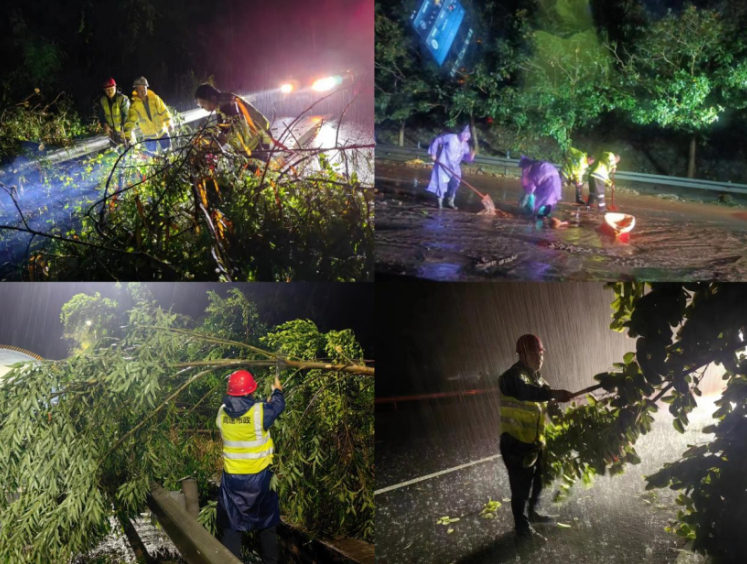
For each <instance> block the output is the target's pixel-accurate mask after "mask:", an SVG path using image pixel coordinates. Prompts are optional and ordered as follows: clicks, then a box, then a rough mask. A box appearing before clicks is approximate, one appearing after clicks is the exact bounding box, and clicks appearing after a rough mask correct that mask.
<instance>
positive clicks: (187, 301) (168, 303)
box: [0, 282, 374, 359]
mask: <svg viewBox="0 0 747 564" xmlns="http://www.w3.org/2000/svg"><path fill="white" fill-rule="evenodd" d="M144 285H145V286H147V287H148V288H149V289H150V291H151V292H152V294H153V296H154V297H155V299H156V300H157V301H158V303H159V304H160V305H161V306H162V307H164V308H170V307H171V308H172V309H173V311H176V312H178V313H182V314H185V315H189V316H191V317H200V316H201V314H202V313H203V312H204V310H205V307H206V306H207V304H208V299H207V291H208V290H214V291H216V292H218V293H219V294H220V295H222V296H225V295H227V293H228V291H229V290H230V289H231V288H233V287H237V286H238V287H240V288H241V290H242V291H243V292H244V294H245V295H246V296H247V297H249V299H250V300H252V301H253V302H255V303H256V304H257V306H258V308H259V312H260V315H261V317H262V320H263V321H264V322H265V323H267V324H268V325H270V326H273V325H277V324H280V323H283V322H285V321H289V320H291V319H299V318H302V319H311V320H312V321H314V322H315V323H316V324H317V326H318V327H319V328H320V330H322V331H329V330H332V329H352V330H353V331H354V332H355V334H356V336H357V338H358V340H359V341H360V342H361V344H362V345H363V347H364V350H365V353H366V358H369V359H373V358H374V356H373V352H374V343H373V338H374V335H373V330H374V323H373V312H374V309H373V308H374V291H373V285H371V284H317V283H313V284H312V283H295V284H274V283H257V282H255V283H251V284H219V283H199V282H189V283H176V284H170V283H151V284H144ZM95 292H99V293H100V294H101V295H102V296H104V297H114V295H115V294H116V291H115V284H106V283H62V282H55V283H7V282H6V283H3V284H0V344H3V345H13V346H17V347H21V348H24V349H27V350H30V351H32V352H34V353H36V354H38V355H41V356H43V357H44V358H49V359H60V358H64V357H65V356H67V352H68V347H69V343H67V342H65V341H64V340H62V338H61V336H62V324H61V323H60V311H61V309H62V306H63V305H64V304H65V303H66V302H67V301H68V300H69V299H70V298H72V297H73V296H74V295H76V294H80V293H85V294H93V293H95Z"/></svg>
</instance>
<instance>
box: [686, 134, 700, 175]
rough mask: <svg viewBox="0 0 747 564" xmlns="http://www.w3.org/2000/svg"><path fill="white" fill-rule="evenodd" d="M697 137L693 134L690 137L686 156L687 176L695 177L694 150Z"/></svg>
mask: <svg viewBox="0 0 747 564" xmlns="http://www.w3.org/2000/svg"><path fill="white" fill-rule="evenodd" d="M697 142H698V138H697V136H695V135H693V136H692V137H690V154H689V155H688V158H687V177H688V178H695V150H696V148H697Z"/></svg>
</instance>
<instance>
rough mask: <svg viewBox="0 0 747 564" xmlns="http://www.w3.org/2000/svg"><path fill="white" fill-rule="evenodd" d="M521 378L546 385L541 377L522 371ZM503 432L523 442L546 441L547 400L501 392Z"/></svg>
mask: <svg viewBox="0 0 747 564" xmlns="http://www.w3.org/2000/svg"><path fill="white" fill-rule="evenodd" d="M521 379H522V380H523V381H524V382H525V383H526V384H532V385H538V384H539V385H544V384H546V382H545V381H544V380H543V379H542V377H540V378H539V381H537V380H533V379H532V378H531V377H530V376H529V375H527V374H526V373H524V372H522V373H521ZM500 399H501V432H503V433H508V434H509V435H511V436H512V437H514V438H515V439H517V440H519V441H521V442H523V443H530V444H531V443H541V444H544V443H545V416H546V414H547V409H546V407H545V402H536V401H521V400H518V399H516V398H514V397H511V396H507V395H505V394H503V392H501V394H500Z"/></svg>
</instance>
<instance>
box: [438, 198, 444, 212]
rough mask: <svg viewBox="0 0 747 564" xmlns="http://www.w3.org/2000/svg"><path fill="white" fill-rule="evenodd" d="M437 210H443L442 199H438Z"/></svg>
mask: <svg viewBox="0 0 747 564" xmlns="http://www.w3.org/2000/svg"><path fill="white" fill-rule="evenodd" d="M438 209H440V210H442V209H444V199H443V198H439V199H438Z"/></svg>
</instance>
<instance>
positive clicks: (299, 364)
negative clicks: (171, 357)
mask: <svg viewBox="0 0 747 564" xmlns="http://www.w3.org/2000/svg"><path fill="white" fill-rule="evenodd" d="M280 361H281V362H282V365H283V366H284V367H289V368H299V369H301V370H332V371H336V372H347V373H349V374H359V375H361V376H373V375H374V369H373V367H370V366H361V365H360V364H332V363H329V362H307V361H295V360H286V359H282V358H281V359H280ZM276 365H277V361H274V360H242V359H239V360H225V359H223V360H198V361H194V362H180V363H178V364H173V365H172V366H173V367H174V368H188V367H191V366H195V367H198V366H216V367H225V368H229V367H233V366H276Z"/></svg>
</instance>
